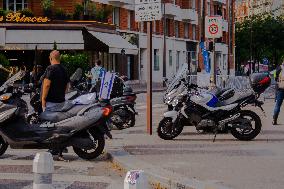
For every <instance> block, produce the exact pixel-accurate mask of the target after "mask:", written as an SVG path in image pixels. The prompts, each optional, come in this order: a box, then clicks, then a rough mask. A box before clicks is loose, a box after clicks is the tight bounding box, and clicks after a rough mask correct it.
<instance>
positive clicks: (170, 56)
mask: <svg viewBox="0 0 284 189" xmlns="http://www.w3.org/2000/svg"><path fill="white" fill-rule="evenodd" d="M172 65H173V51H172V50H169V66H170V67H172Z"/></svg>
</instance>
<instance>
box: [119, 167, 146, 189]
mask: <svg viewBox="0 0 284 189" xmlns="http://www.w3.org/2000/svg"><path fill="white" fill-rule="evenodd" d="M124 189H150V188H149V183H148V179H147V177H146V175H145V173H144V171H142V170H131V171H128V172H127V174H126V177H125V179H124Z"/></svg>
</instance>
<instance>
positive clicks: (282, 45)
mask: <svg viewBox="0 0 284 189" xmlns="http://www.w3.org/2000/svg"><path fill="white" fill-rule="evenodd" d="M250 47H251V48H252V56H253V60H255V62H261V61H262V59H263V58H268V59H269V62H270V63H271V65H270V67H274V66H276V65H277V64H279V63H280V57H281V55H283V54H284V20H283V17H282V18H281V17H278V18H274V17H272V16H271V15H269V14H267V15H257V16H253V17H251V18H248V19H246V20H245V21H244V22H242V23H236V59H237V60H238V63H239V64H240V63H241V62H245V61H248V60H250Z"/></svg>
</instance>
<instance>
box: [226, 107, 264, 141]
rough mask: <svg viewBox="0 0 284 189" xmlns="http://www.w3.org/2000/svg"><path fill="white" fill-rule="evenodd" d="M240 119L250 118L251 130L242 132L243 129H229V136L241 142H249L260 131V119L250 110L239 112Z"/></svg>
mask: <svg viewBox="0 0 284 189" xmlns="http://www.w3.org/2000/svg"><path fill="white" fill-rule="evenodd" d="M240 114H241V115H240V118H243V119H248V118H250V119H249V120H250V126H251V127H252V129H251V130H244V129H236V128H232V129H231V134H232V135H233V136H234V137H235V138H236V139H238V140H241V141H250V140H253V139H254V138H255V137H256V136H257V135H258V134H259V133H260V131H261V127H262V124H261V119H260V117H259V116H258V115H257V114H256V113H254V112H252V111H250V110H242V111H241V112H240ZM252 122H254V128H253V125H252Z"/></svg>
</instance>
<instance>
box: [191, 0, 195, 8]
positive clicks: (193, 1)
mask: <svg viewBox="0 0 284 189" xmlns="http://www.w3.org/2000/svg"><path fill="white" fill-rule="evenodd" d="M195 7H196V6H195V0H192V9H195Z"/></svg>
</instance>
